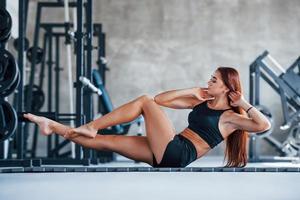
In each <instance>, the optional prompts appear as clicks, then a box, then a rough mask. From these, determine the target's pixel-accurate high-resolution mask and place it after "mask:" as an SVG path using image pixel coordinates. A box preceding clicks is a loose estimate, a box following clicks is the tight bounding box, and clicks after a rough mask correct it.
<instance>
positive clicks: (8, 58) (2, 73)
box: [0, 49, 18, 94]
mask: <svg viewBox="0 0 300 200" xmlns="http://www.w3.org/2000/svg"><path fill="white" fill-rule="evenodd" d="M17 77H18V67H17V63H16V61H15V58H14V57H13V55H12V54H11V53H10V52H9V51H7V50H5V49H3V56H2V57H1V58H0V94H2V93H5V92H4V91H5V90H8V89H10V88H11V86H12V85H14V83H15V82H16V80H17Z"/></svg>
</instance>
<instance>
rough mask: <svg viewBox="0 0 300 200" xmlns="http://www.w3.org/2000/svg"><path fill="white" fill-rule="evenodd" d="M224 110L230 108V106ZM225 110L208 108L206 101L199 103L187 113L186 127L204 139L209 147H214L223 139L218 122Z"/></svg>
mask: <svg viewBox="0 0 300 200" xmlns="http://www.w3.org/2000/svg"><path fill="white" fill-rule="evenodd" d="M226 110H231V108H229V109H226ZM226 110H213V109H210V108H209V107H208V106H207V101H205V102H203V103H200V104H198V105H196V106H195V107H194V108H193V110H192V111H191V112H190V113H189V115H188V122H189V125H188V128H189V129H191V130H192V131H194V132H196V133H197V134H198V135H199V136H200V137H201V138H202V139H203V140H204V141H206V142H207V144H208V145H209V146H210V148H214V147H215V146H217V145H218V144H219V143H220V142H222V141H223V140H224V138H223V136H222V135H221V132H220V130H219V127H218V124H219V119H220V116H221V114H222V113H223V112H225V111H226Z"/></svg>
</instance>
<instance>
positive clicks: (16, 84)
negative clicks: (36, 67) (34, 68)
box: [1, 70, 20, 97]
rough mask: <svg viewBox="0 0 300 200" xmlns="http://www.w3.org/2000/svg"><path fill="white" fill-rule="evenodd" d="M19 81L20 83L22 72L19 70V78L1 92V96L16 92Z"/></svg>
mask: <svg viewBox="0 0 300 200" xmlns="http://www.w3.org/2000/svg"><path fill="white" fill-rule="evenodd" d="M19 83H20V72H19V70H18V72H17V79H16V80H15V81H14V82H13V84H12V85H11V86H10V87H9V88H7V89H6V90H4V91H3V92H1V96H2V97H7V96H9V95H11V94H12V93H13V92H16V88H17V87H18V85H19Z"/></svg>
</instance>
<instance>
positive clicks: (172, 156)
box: [152, 135, 197, 167]
mask: <svg viewBox="0 0 300 200" xmlns="http://www.w3.org/2000/svg"><path fill="white" fill-rule="evenodd" d="M196 159H197V150H196V148H195V146H194V144H193V143H192V142H191V141H190V140H188V139H187V138H185V137H184V136H182V135H175V136H174V138H173V140H171V141H170V142H169V143H168V145H167V148H166V150H165V152H164V154H163V158H162V160H161V162H160V163H159V164H158V163H157V161H156V159H155V157H154V155H153V165H152V166H153V167H186V166H187V165H189V164H190V163H191V162H193V161H194V160H196Z"/></svg>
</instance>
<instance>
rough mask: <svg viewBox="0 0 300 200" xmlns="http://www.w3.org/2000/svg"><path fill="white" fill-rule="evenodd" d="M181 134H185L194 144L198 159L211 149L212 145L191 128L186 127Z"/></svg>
mask: <svg viewBox="0 0 300 200" xmlns="http://www.w3.org/2000/svg"><path fill="white" fill-rule="evenodd" d="M179 134H180V135H182V136H184V137H185V138H187V139H188V140H190V141H191V142H192V143H193V144H194V146H195V148H196V150H197V159H198V158H200V157H201V156H203V155H204V154H206V153H207V152H208V151H209V150H210V149H211V148H210V146H209V145H208V144H207V143H206V142H205V141H204V140H203V139H202V138H201V137H200V136H199V135H198V134H197V133H195V132H194V131H192V130H191V129H189V128H185V129H184V130H183V131H182V132H181V133H179Z"/></svg>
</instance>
